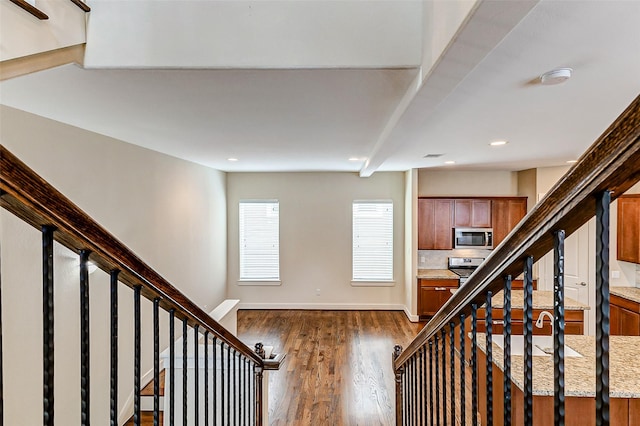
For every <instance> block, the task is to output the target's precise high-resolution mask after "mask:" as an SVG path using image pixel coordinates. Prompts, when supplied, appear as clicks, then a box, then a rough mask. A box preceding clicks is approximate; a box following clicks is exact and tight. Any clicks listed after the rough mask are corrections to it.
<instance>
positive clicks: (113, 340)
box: [109, 269, 120, 426]
mask: <svg viewBox="0 0 640 426" xmlns="http://www.w3.org/2000/svg"><path fill="white" fill-rule="evenodd" d="M119 273H120V271H118V270H117V269H114V270H113V271H111V273H110V279H111V282H110V284H111V288H110V290H111V292H110V293H111V294H110V296H111V300H110V301H111V303H110V305H111V333H110V345H109V346H110V349H111V357H110V360H109V366H110V368H109V378H110V389H109V400H110V402H109V417H110V424H111V426H118V274H119Z"/></svg>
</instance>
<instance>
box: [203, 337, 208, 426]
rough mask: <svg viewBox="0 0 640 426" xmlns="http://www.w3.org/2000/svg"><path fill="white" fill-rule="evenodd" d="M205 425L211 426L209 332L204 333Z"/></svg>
mask: <svg viewBox="0 0 640 426" xmlns="http://www.w3.org/2000/svg"><path fill="white" fill-rule="evenodd" d="M204 425H205V426H209V330H205V332H204Z"/></svg>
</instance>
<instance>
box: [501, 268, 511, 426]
mask: <svg viewBox="0 0 640 426" xmlns="http://www.w3.org/2000/svg"><path fill="white" fill-rule="evenodd" d="M503 292H504V305H503V318H504V326H503V329H502V337H503V338H504V382H503V385H504V425H505V426H511V275H507V276H506V277H504V290H503Z"/></svg>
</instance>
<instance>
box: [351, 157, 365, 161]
mask: <svg viewBox="0 0 640 426" xmlns="http://www.w3.org/2000/svg"><path fill="white" fill-rule="evenodd" d="M349 161H362V159H361V158H358V157H351V158H349Z"/></svg>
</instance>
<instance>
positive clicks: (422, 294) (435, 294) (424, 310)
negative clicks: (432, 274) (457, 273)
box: [418, 279, 458, 319]
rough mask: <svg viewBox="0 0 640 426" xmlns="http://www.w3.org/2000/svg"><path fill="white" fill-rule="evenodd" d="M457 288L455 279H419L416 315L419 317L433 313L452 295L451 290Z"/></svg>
mask: <svg viewBox="0 0 640 426" xmlns="http://www.w3.org/2000/svg"><path fill="white" fill-rule="evenodd" d="M457 288H458V280H456V279H419V280H418V315H419V316H420V317H421V319H426V317H432V316H433V315H435V313H436V312H438V310H439V309H440V308H441V307H442V305H444V304H445V303H446V302H447V300H449V298H450V297H451V296H452V293H451V290H452V289H457Z"/></svg>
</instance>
